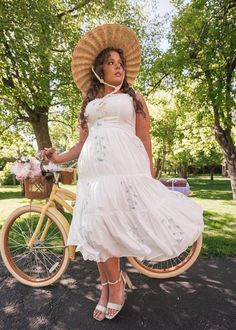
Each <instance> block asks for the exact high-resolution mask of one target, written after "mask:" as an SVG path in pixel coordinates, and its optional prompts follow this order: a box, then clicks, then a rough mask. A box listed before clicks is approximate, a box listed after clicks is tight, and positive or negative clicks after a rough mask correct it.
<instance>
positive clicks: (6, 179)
mask: <svg viewBox="0 0 236 330" xmlns="http://www.w3.org/2000/svg"><path fill="white" fill-rule="evenodd" d="M12 165H13V164H12V163H7V164H6V165H5V167H4V170H3V171H2V175H1V177H0V183H1V185H3V186H7V185H9V186H10V185H15V184H17V185H19V184H20V182H19V181H17V180H16V179H15V175H14V174H11V168H12Z"/></svg>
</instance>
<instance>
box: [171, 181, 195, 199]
mask: <svg viewBox="0 0 236 330" xmlns="http://www.w3.org/2000/svg"><path fill="white" fill-rule="evenodd" d="M167 188H168V189H169V190H174V191H180V192H181V193H183V194H184V195H186V196H188V195H189V193H190V187H189V184H188V183H187V184H186V187H176V186H172V187H167Z"/></svg>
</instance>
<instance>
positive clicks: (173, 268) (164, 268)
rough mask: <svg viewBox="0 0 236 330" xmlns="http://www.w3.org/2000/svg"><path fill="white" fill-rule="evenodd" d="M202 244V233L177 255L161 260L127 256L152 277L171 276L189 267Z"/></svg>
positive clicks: (140, 270) (135, 265)
mask: <svg viewBox="0 0 236 330" xmlns="http://www.w3.org/2000/svg"><path fill="white" fill-rule="evenodd" d="M201 246H202V235H200V236H199V238H198V239H197V240H196V241H195V242H194V243H193V244H192V245H191V246H190V247H188V248H187V249H186V250H185V251H184V252H182V253H181V254H180V255H179V256H177V257H176V258H172V259H167V260H163V261H148V260H140V259H138V258H136V257H128V260H129V262H130V263H131V265H132V266H134V268H136V269H137V270H138V271H139V272H140V273H142V274H144V275H146V276H148V277H152V278H159V279H165V278H171V277H175V276H178V275H180V274H182V273H183V272H185V271H186V270H187V269H189V268H190V267H191V266H192V265H193V263H194V262H195V261H196V259H197V258H198V256H199V253H200V251H201Z"/></svg>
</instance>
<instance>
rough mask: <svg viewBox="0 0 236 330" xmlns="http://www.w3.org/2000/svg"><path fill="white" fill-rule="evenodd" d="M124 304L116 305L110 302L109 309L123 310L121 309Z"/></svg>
mask: <svg viewBox="0 0 236 330" xmlns="http://www.w3.org/2000/svg"><path fill="white" fill-rule="evenodd" d="M123 305H124V304H122V305H120V304H114V303H111V302H109V303H108V304H107V308H111V309H115V310H117V311H119V310H121V308H122V307H123Z"/></svg>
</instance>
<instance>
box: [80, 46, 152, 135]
mask: <svg viewBox="0 0 236 330" xmlns="http://www.w3.org/2000/svg"><path fill="white" fill-rule="evenodd" d="M111 51H115V52H117V53H118V54H119V55H120V58H121V62H122V64H123V67H124V70H125V58H124V53H123V51H122V49H119V48H113V47H109V48H105V49H103V50H102V51H101V52H100V53H99V54H98V56H97V57H96V59H95V62H94V70H95V72H96V73H97V74H98V75H99V77H100V78H104V73H103V63H104V62H105V61H106V60H107V59H108V57H109V54H110V52H111ZM102 85H103V84H102V83H100V81H99V80H98V79H97V78H96V76H95V75H94V73H93V72H92V70H91V84H90V86H89V89H88V91H87V94H86V96H85V98H84V100H83V103H82V107H81V112H80V115H79V121H80V125H81V127H82V128H83V129H86V128H87V118H86V116H85V114H84V112H85V108H86V106H87V104H88V103H89V102H90V101H92V100H94V99H95V98H96V97H97V96H98V93H99V90H100V87H101V86H102ZM120 92H122V93H126V94H129V95H130V96H131V97H132V98H133V100H134V108H135V112H136V113H141V114H142V115H143V116H144V117H145V116H146V114H145V112H144V110H143V106H142V103H141V102H140V101H139V100H138V99H137V98H136V94H135V91H134V90H133V88H131V87H130V86H129V84H128V82H127V78H126V73H125V78H124V81H123V84H122V86H121V89H120Z"/></svg>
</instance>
